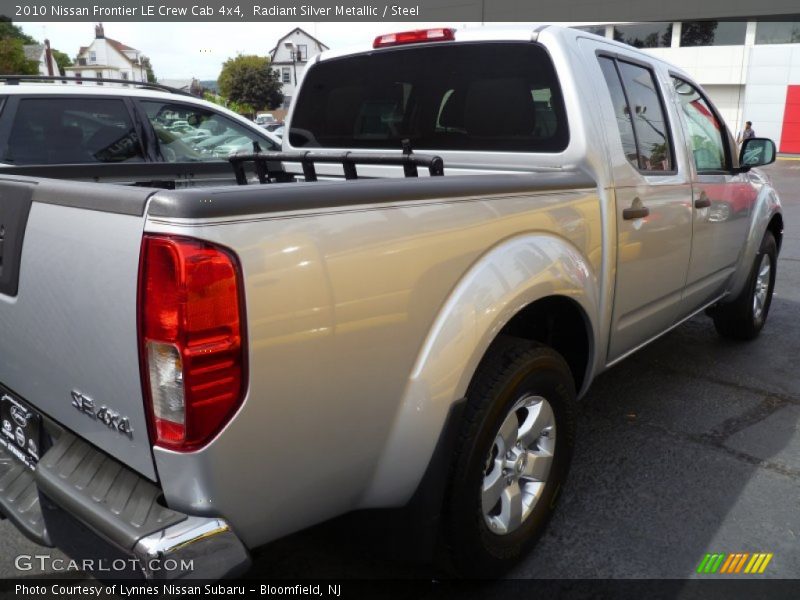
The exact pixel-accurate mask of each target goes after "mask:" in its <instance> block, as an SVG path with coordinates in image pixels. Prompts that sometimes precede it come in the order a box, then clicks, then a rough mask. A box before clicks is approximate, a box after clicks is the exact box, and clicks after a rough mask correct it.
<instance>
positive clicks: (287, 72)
mask: <svg viewBox="0 0 800 600" xmlns="http://www.w3.org/2000/svg"><path fill="white" fill-rule="evenodd" d="M282 73H283V79H282V81H283V83H292V70H291V69H290V68H289V67H283V70H282Z"/></svg>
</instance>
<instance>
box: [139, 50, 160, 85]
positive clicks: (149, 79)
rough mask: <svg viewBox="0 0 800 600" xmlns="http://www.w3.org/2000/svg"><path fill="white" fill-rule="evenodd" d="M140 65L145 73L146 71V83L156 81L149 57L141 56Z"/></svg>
mask: <svg viewBox="0 0 800 600" xmlns="http://www.w3.org/2000/svg"><path fill="white" fill-rule="evenodd" d="M141 61H142V66H143V67H144V71H145V73H147V83H156V81H158V80H157V79H156V74H155V73H154V72H153V65H151V64H150V59H149V58H148V57H147V56H143V57H142V58H141Z"/></svg>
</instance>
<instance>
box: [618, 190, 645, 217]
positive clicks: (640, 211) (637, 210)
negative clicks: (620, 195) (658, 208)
mask: <svg viewBox="0 0 800 600" xmlns="http://www.w3.org/2000/svg"><path fill="white" fill-rule="evenodd" d="M649 214H650V209H649V208H647V207H646V206H645V205H644V204H642V201H641V200H640V199H639V197H638V196H637V197H636V198H634V199H633V202H631V206H630V208H625V209H623V210H622V218H623V219H625V220H626V221H632V220H633V219H643V218H645V217H646V216H648V215H649Z"/></svg>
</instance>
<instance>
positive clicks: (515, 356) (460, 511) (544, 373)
mask: <svg viewBox="0 0 800 600" xmlns="http://www.w3.org/2000/svg"><path fill="white" fill-rule="evenodd" d="M541 399H544V403H543V402H542V401H541ZM520 403H522V404H524V405H526V404H531V406H520ZM547 406H549V407H550V409H551V412H550V413H549V414H550V417H552V418H551V420H550V421H547V419H548V411H547ZM514 407H519V408H518V410H516V411H515V412H514V411H512V409H513V408H514ZM537 407H538V408H537ZM576 412H577V409H576V400H575V384H574V381H573V378H572V373H571V372H570V369H569V367H568V366H567V363H566V362H565V361H564V359H563V358H562V357H561V355H560V354H558V353H557V352H555V351H554V350H552V349H550V348H548V347H546V346H543V345H540V344H536V343H533V342H528V341H526V340H520V339H517V338H502V339H500V340H498V342H496V343H495V344H494V346H493V347H492V348H491V349H490V350H489V352H488V353H487V356H486V357H485V358H484V360H483V362H482V363H481V365H480V366H479V368H478V371H477V372H476V374H475V377H474V378H473V381H472V383H471V384H470V387H469V390H468V392H467V405H466V408H465V415H464V424H463V426H462V431H461V434H460V437H459V439H458V442H457V444H456V451H455V454H454V458H453V465H452V467H451V472H450V476H449V480H448V485H447V490H446V495H445V506H444V509H443V515H444V521H443V526H444V529H443V533H444V543H445V550H446V561H447V562H446V564H447V567H448V570H449V571H450V572H451V573H452V574H454V575H456V576H468V577H495V576H498V575H500V574H501V573H503V572H504V571H505V570H506V569H507V568H509V567H510V566H512V565H513V564H514V563H515V562H516V561H517V559H519V558H520V557H521V556H522V555H523V554H524V553H525V551H526V550H528V549H529V547H530V546H531V545H532V544H533V543H534V542H535V541H536V539H537V538H538V537H539V536H540V535H541V533H542V531H543V530H544V528H545V525H546V524H547V521H548V520H549V518H550V516H551V514H552V512H553V509H554V506H555V502H556V499H557V497H558V495H559V492H560V491H561V488H562V486H563V484H564V481H565V479H566V476H567V472H568V470H569V464H570V461H571V458H572V450H573V446H574V441H575V420H576ZM512 415H513V416H512ZM548 422H550V423H552V425H554V427H550V428H549V429H548V427H547V426H546V423H548ZM515 423H516V426H517V434H516V435H519V434H520V433H521V432H525V431H527V432H528V434H529V436H535V437H536V440H535V441H534V442H533V443H532V445H528V443H527V441H530V439H528V440H527V441H526V442H525V443H524V444H523V445H522V446H517V445H514V446H512V447H511V450H509V451H508V452H503V450H504V449H505V450H508V448H507V447H506V443H505V441H504V439H505V438H508V439H513V437H514V435H515V434H514V433H513V432H512V429H511V428H513V427H514V426H515ZM540 425H544V429H543V434H542V435H541V436H537V435H536V433H535V429H536V428H537V427H539V426H540ZM545 431H546V433H545ZM503 433H505V436H504V435H503ZM509 433H510V435H509ZM553 438H555V440H554V441H553ZM527 448H531V449H532V452H533V454H531V453H528V452H526V449H527ZM523 453H524V454H525V456H524V457H523V456H522V455H523ZM547 454H550V455H551V456H552V459H551V460H550V461H549V470H548V471H547V472H546V474H544V472H545V470H547V469H546V467H547V464H548V461H547V460H546V456H547ZM540 459H543V460H540ZM520 463H522V466H521V467H520ZM512 464H513V465H514V467H511V465H512ZM502 466H509V467H510V468H508V469H506V470H505V471H504V470H503V468H501V467H502ZM503 473H509V474H510V475H509V476H508V477H506V476H505V475H503ZM531 475H535V477H531V478H529V476H531ZM498 477H499V479H500V483H499V485H500V487H499V488H498V487H497V484H495V485H491V482H496V481H497V478H498ZM511 480H513V481H514V482H515V484H516V486H517V487H516V489H515V488H514V483H509V481H511ZM484 489H486V490H487V491H486V495H484ZM498 489H500V490H502V494H501V496H500V497H499V499H498V501H497V503H496V504H495V505H493V507H484V503H487V504H491V502H492V498H494V496H495V495H496V492H497V490H498ZM522 490H525V491H526V493H529V494H533V495H534V497H535V498H536V499H533V500H527V501H528V502H530V505H529V506H528V507H525V505H524V504H525V500H524V498H525V497H524V496H521V495H520V496H517V494H516V492H517V491H519V492H521V491H522ZM512 498H516V499H519V500H520V503H521V504H520V506H521V508H520V509H518V512H515V511H514V510H512V509H511V508H510V507H511V506H512V501H511V499H512ZM514 506H517V503H516V502H515V503H514ZM515 514H520V515H521V517H520V519H519V523H518V524H516V525H515V523H516V522H517V521H516V518H515V516H514V515H515ZM504 529H505V531H504Z"/></svg>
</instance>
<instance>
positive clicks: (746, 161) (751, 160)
mask: <svg viewBox="0 0 800 600" xmlns="http://www.w3.org/2000/svg"><path fill="white" fill-rule="evenodd" d="M776 154H777V152H776V150H775V142H773V141H772V140H770V139H768V138H750V139H747V140H745V141H744V143H743V144H742V149H741V150H740V151H739V165H740V166H742V167H747V168H750V167H762V166H764V165H769V164H771V163H774V162H775V156H776Z"/></svg>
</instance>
